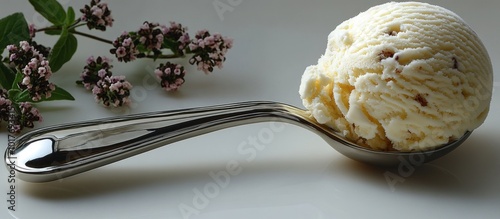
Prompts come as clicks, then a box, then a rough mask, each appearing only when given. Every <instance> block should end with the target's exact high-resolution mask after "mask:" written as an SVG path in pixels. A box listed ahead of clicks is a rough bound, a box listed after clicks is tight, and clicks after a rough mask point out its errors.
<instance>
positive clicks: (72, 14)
mask: <svg viewBox="0 0 500 219" xmlns="http://www.w3.org/2000/svg"><path fill="white" fill-rule="evenodd" d="M74 22H75V10H73V7H68V13H67V14H66V26H67V27H69V26H71V25H72V24H73V23H74Z"/></svg>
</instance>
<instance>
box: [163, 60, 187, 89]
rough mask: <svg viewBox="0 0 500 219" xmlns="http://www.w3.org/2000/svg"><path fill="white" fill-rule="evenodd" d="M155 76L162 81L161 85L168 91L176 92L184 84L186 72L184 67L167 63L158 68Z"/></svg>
mask: <svg viewBox="0 0 500 219" xmlns="http://www.w3.org/2000/svg"><path fill="white" fill-rule="evenodd" d="M172 72H173V74H172ZM155 74H156V76H157V78H158V79H160V85H161V86H162V87H163V88H164V89H165V90H166V91H175V90H177V89H179V88H180V87H181V85H182V84H183V83H184V76H185V75H186V70H184V67H183V66H182V65H176V64H173V63H170V62H167V63H165V64H160V66H158V67H157V68H156V70H155Z"/></svg>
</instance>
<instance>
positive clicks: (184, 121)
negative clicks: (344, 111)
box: [5, 102, 305, 182]
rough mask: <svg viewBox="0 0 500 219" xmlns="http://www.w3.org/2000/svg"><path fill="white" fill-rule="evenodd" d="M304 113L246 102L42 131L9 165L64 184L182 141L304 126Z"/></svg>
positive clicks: (13, 152) (19, 145)
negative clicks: (254, 126)
mask: <svg viewBox="0 0 500 219" xmlns="http://www.w3.org/2000/svg"><path fill="white" fill-rule="evenodd" d="M301 115H305V113H304V111H303V110H300V109H298V108H295V107H292V106H288V105H284V104H280V103H275V102H242V103H235V104H227V105H219V106H211V107H200V108H192V109H183V110H174V111H164V112H156V113H147V114H135V115H129V116H121V117H116V118H108V119H100V120H94V121H89V122H81V123H73V124H66V125H58V126H52V127H47V128H42V129H38V130H34V131H32V132H29V133H27V134H25V135H23V136H21V137H20V138H18V139H16V142H15V147H14V148H9V149H8V150H7V152H6V155H5V158H6V162H7V164H9V161H12V159H16V162H15V163H16V170H17V173H18V177H19V178H21V179H23V180H25V181H31V182H45V181H52V180H57V179H61V178H64V177H67V176H71V175H74V174H77V173H81V172H84V171H88V170H91V169H94V168H97V167H100V166H103V165H106V164H109V163H112V162H116V161H118V160H122V159H125V158H127V157H131V156H134V155H137V154H140V153H143V152H145V151H149V150H152V149H155V148H158V147H161V146H164V145H167V144H170V143H173V142H176V141H180V140H183V139H186V138H190V137H193V136H197V135H201V134H205V133H208V132H212V131H216V130H220V129H223V128H228V127H232V126H237V125H243V124H250V123H256V122H265V121H273V119H274V120H276V119H281V121H285V122H290V123H301V122H300V121H299V120H301V117H302V116H301Z"/></svg>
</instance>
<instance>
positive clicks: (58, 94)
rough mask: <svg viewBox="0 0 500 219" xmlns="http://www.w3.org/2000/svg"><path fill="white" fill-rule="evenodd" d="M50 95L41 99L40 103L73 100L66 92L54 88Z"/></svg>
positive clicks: (59, 88)
mask: <svg viewBox="0 0 500 219" xmlns="http://www.w3.org/2000/svg"><path fill="white" fill-rule="evenodd" d="M51 94H52V95H51V96H50V97H49V98H46V99H42V101H53V100H75V98H74V97H73V95H71V94H70V93H69V92H68V91H66V90H64V89H62V88H61V87H58V86H56V89H55V90H53V91H52V93H51Z"/></svg>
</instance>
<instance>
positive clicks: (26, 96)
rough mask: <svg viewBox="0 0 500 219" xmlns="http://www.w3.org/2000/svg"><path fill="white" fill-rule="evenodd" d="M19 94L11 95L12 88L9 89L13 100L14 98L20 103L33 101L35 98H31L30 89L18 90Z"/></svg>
mask: <svg viewBox="0 0 500 219" xmlns="http://www.w3.org/2000/svg"><path fill="white" fill-rule="evenodd" d="M16 91H17V95H15V96H11V95H10V90H9V97H10V99H11V100H13V101H14V102H16V103H19V102H33V100H31V97H30V93H29V91H28V90H24V91H22V92H21V91H19V90H17V89H16Z"/></svg>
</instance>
